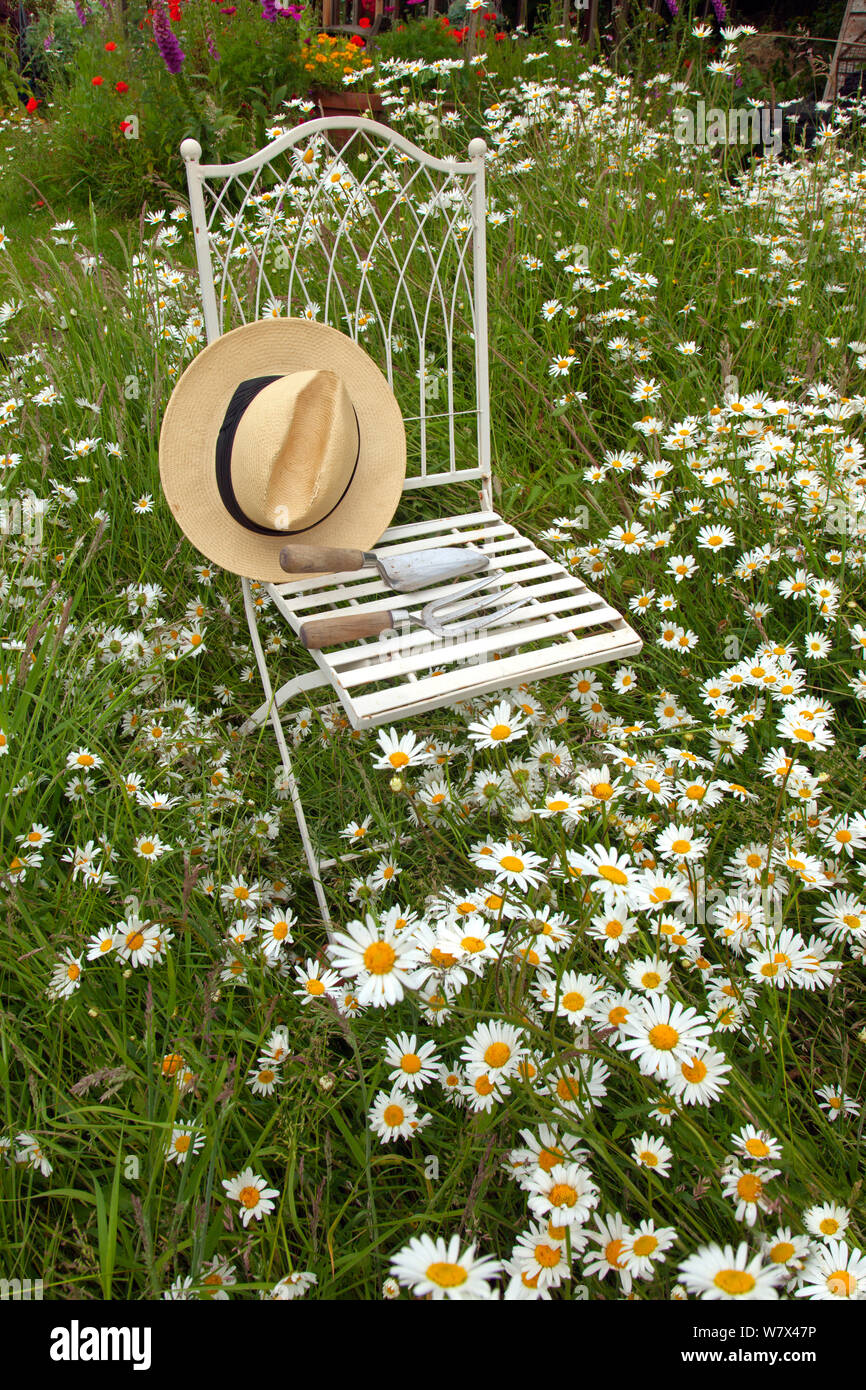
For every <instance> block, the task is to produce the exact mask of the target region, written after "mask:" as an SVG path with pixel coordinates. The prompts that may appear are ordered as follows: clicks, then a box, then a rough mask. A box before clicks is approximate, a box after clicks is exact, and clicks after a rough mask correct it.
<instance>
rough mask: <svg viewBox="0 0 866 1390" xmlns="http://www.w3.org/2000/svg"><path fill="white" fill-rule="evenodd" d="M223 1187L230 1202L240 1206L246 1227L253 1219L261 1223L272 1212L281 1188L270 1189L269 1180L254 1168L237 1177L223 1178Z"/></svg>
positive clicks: (245, 1169)
mask: <svg viewBox="0 0 866 1390" xmlns="http://www.w3.org/2000/svg"><path fill="white" fill-rule="evenodd" d="M222 1185H223V1187H224V1188H225V1193H226V1197H227V1198H228V1199H229V1201H231V1202H238V1203H239V1204H240V1208H241V1219H242V1221H243V1223H244V1225H245V1226H248V1225H249V1224H250V1222H251V1221H252V1220H253V1219H255V1220H256V1221H261V1219H262V1217H263V1216H267V1215H268V1213H269V1212H272V1211H273V1209H274V1200H273V1199H274V1197H279V1195H280V1192H279V1188H276V1187H268V1180H267V1178H263V1177H261V1176H260V1175H259V1174H258V1173H254V1172H253V1170H252V1168H244V1170H243V1172H241V1173H238V1175H237V1177H234V1178H223V1180H222Z"/></svg>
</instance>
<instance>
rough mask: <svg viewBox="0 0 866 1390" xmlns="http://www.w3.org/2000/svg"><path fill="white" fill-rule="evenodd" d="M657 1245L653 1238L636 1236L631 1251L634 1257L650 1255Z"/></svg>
mask: <svg viewBox="0 0 866 1390" xmlns="http://www.w3.org/2000/svg"><path fill="white" fill-rule="evenodd" d="M657 1245H658V1241H657V1240H656V1238H655V1236H638V1238H637V1240H636V1241H635V1243H634V1245H633V1246H632V1250H633V1251H634V1253H635V1254H636V1255H651V1254H652V1252H653V1251H654V1250H655V1248H656V1246H657Z"/></svg>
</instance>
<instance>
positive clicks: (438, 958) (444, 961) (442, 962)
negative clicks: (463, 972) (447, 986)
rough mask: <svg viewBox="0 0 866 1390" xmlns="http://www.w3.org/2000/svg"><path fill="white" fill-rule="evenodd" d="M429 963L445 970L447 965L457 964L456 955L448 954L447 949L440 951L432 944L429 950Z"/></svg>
mask: <svg viewBox="0 0 866 1390" xmlns="http://www.w3.org/2000/svg"><path fill="white" fill-rule="evenodd" d="M430 964H431V965H436V966H438V967H439V969H440V970H446V969H447V968H448V967H449V966H451V965H456V964H457V957H456V956H452V955H449V954H448V952H447V951H440V950H439V947H438V946H434V947H433V949H432V951H431V952H430Z"/></svg>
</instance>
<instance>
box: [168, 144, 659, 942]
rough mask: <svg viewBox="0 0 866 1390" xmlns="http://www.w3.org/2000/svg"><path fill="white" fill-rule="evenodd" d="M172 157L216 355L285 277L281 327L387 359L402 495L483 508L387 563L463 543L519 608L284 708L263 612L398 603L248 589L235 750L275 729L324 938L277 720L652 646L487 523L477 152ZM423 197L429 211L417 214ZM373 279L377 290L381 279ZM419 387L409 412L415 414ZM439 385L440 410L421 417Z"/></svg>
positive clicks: (418, 537)
mask: <svg viewBox="0 0 866 1390" xmlns="http://www.w3.org/2000/svg"><path fill="white" fill-rule="evenodd" d="M347 126H348V127H350V128H351V135H350V136H349V139H348V141H347V142H346V143H345V144H344V145H342V146H337V145H335V144H334V143H333V141H332V138H331V132H333V131H336V130H340V131H342V132H345V130H346V128H347ZM181 153H182V156H183V158H184V161H185V163H186V169H187V181H188V185H189V195H190V208H191V213H192V219H193V232H194V237H195V248H196V257H197V263H198V272H199V281H200V285H201V293H202V300H203V307H204V320H205V329H206V334H207V339H208V342H212V341H213V340H214V339H215V338H217V337H219V336H220V334H222V333H224V332H227V331H228V329H229V328H230V327H234V326H236V323H237V322H247V321H249V319H251V318H253V319H255V318H260V317H263V316H266V315H268V314H270V313H273V312H276V306H275V302H274V301H275V300H276V299H277V297H278V296H277V293H276V289H277V277H276V271H277V270H278V269H279V270H282V271H285V272H286V273H287V281H286V283H285V284H284V285H282V286H281V292H280V295H279V298H280V301H281V303H284V304H285V309H286V312H287V313H301V314H303V313H304V312H305V311H307V310H308V309H309V306H310V304H311V303H315V304H316V305H318V307H319V312H320V313H321V316H322V318H323V319H324V321H326V322H332V323H334V324H335V326H337V327H343V331H348V332H349V333H350V335H351V336H352V337H355V338H357V339H358V340H359V341H360V342H361V343H362V345H363V346H364V347H365V348H367V350H368V351H370V352H371V355H373V356H376V357H377V359H378V360H379V365H380V366H381V368H382V370H383V371H384V373H385V375H386V376H387V378H388V381H389V383H390V384H391V386H392V388H393V389H394V390H395V392H397V394H398V400H400V403H401V409H403V418H404V421H405V423H406V425H407V433H408V435H409V448H410V457H409V463H408V467H407V477H406V482H405V489H404V490H405V492H406V493H408V494H410V495H411V494H417V492H418V490H423V491H426V492H428V493H429V494H430V496H431V497H434V496H437V495H439V496H441V495H442V494H437V493H436V492H434V489H439V488H441V487H442V486H444V485H449V486H451V488H452V496H453V489H454V486H455V485H459V486H462V487H463V489H464V493H465V485H466V484H474V485H475V486H477V488H478V492H477V494H476V495H477V497H478V504H477V506H476V509H475V510H472V511H464V512H458V513H457V514H456V515H454V514H450V513H448V512H446V514H444V515H440V516H439V517H438V518H435V519H432V520H421V521H414V522H411V521H410V522H406V521H404V522H403V523H402V524H397V525H394V526H392V527H390V528H389V529H388V530H387V531H386V532H385V534H384V536H383V537H382V538H381V540H380V542H379V544H378V546H377V550H379V551H380V552H381V551H393V553H399V552H400V551H407V550H416V549H419V548H422V547H431V546H435V545H443V544H449V545H450V544H463V543H471V544H472V545H475V546H478V547H479V548H480V549H482V550H484V551H485V553H486V554H488V555H489V556H490V558H491V567H492V568H494V569H495V570H497V571H499V572H501V573H502V575H503V583H505V582H506V581H507V583H508V584H509V585H511V584H514V583H518V584H519V585H520V587H521V590H522V591H523V594H524V595H525V605H524V606H523V607H521V609H520V610H519V611H517V612H516V613H513V614H511V615H510V616H509V617H508V618H507V619H506V620H505V622H503V623H502V624H500V625H494V626H493V627H492V628H489V629H486V630H479V631H478V632H475V633H469V634H466V635H464V636H462V637H461V638H460V639H459V640H453V639H452V640H443V639H434V638H432V637H431V636H430V635H429V634H428V633H426V632H423V631H422V632H419V631H417V630H409V629H408V628H407V629H406V630H404V631H402V632H399V633H394V634H392V635H390V636H382V637H380V638H378V639H371V640H369V641H366V642H360V643H355V644H353V645H352V646H342V647H337V648H335V649H332V650H330V651H317V652H311V653H310V656H311V658H312V659H313V661H314V663H315V669H314V670H313V671H311V672H308V673H306V674H303V675H299V676H295V677H294V678H293V679H292V680H290V681H287V682H286V683H284V684H283V685H281V686H280V687H279V688H278V689H277V690H276V691H275V690H274V688H273V684H272V681H271V677H270V674H269V670H268V664H267V660H266V656H265V645H266V643H263V641H262V635H261V632H260V629H259V622H258V617H259V613H258V608H259V605H260V604H265V605H266V606H267V607H269V608H270V607H273V609H274V610H275V611H276V612H277V613H278V614H279V616H280V618H281V619H283V620H284V621H285V622H286V623H287V624H288V626H289V627H290V629H291V630H292V631H293V632H294V633H295V634H296V635H297V634H298V633H299V631H300V628H301V626H302V624H303V622H304V621H305V620H306V619H308V618H310V617H311V616H318V617H322V616H327V615H330V614H332V613H334V612H339V611H343V612H345V611H346V609H347V608H351V609H352V610H353V611H354V610H355V609H358V610H359V611H363V610H364V609H368V610H371V611H372V610H375V609H380V608H382V607H385V606H388V607H391V606H395V605H394V595H393V594H392V593H391V592H390V591H389V590H388V588H387V586H386V585H385V584H384V583H383V582H382V581H381V580H380V579H379V578H378V576H376V575H371V573H370V571H362V572H357V573H353V574H348V573H346V574H338V575H328V576H323V577H319V578H312V579H310V578H307V579H301V580H292V581H290V582H288V583H286V584H279V583H277V584H271V583H256V582H253V581H250V580H247V579H245V580H243V581H242V583H243V592H244V604H245V608H246V614H247V620H248V623H249V628H250V634H251V637H252V642H253V649H254V651H255V656H256V662H257V664H258V668H259V673H260V676H261V680H262V687H263V693H264V697H265V698H264V703H263V704H262V705H261V706H260V708H259V709H258V710H256V712H255V714H253V715H252V716H251V718H250V719H248V720H247V722H246V724H245V725H244V726H243V729H242V732H246V733H249V732H251V731H252V730H254V729H255V728H257V727H260V726H261V725H262V724H264V722H265V721H266V720H267V719H268V718H270V720H271V723H272V724H273V727H274V731H275V733H276V737H277V745H278V748H279V751H280V757H281V759H282V763H283V766H284V768H285V772H286V778H287V782H288V786H289V791H290V794H291V797H292V803H293V806H294V810H295V814H296V816H297V820H298V826H299V829H300V833H301V839H302V842H303V846H304V852H305V854H306V857H307V862H308V864H309V866H310V872H311V875H312V879H313V884H314V888H315V891H316V896H317V899H318V902H319V906H320V908H321V911H322V915H323V918H324V920H325V922H326V923H327V924H328V925H330V914H329V911H328V905H327V901H326V898H325V894H324V889H323V885H322V879H321V874H322V870H323V869H325V868H328V867H330V866H331V865H332V864H333V863H334V862H335V861H334V860H328V861H322V860H320V859H319V857H318V853H317V850H316V848H315V847H314V845H313V842H312V836H311V835H310V831H309V827H308V825H307V822H306V818H305V815H304V809H303V806H302V803H301V798H300V793H299V791H298V787H297V783H296V781H295V777H294V772H293V769H292V761H291V755H290V753H289V748H288V744H287V741H286V736H285V731H284V729H283V727H282V723H281V719H280V714H279V711H280V709H281V708H282V706H283V705H284V704H286V702H287V701H289V700H291V699H293V698H294V697H295V696H297V695H300V694H306V692H307V691H310V690H313V689H316V688H317V687H320V686H325V685H329V686H331V688H332V689H333V690H334V692H335V693H336V695H337V698H338V699H339V701H340V703H341V704H342V706H343V709H344V710H345V712H346V715H347V717H348V719H349V721H350V723H351V725H352V727H353V728H355V729H363V728H368V727H371V726H375V725H379V724H384V723H396V722H398V721H401V720H405V719H407V718H409V717H410V716H412V715H415V714H419V713H422V712H424V711H428V710H432V709H437V708H440V707H441V706H443V705H450V704H453V703H456V702H458V701H460V700H465V699H468V698H470V697H472V696H474V695H477V694H481V693H484V692H487V691H492V690H498V689H502V688H503V687H511V686H517V685H519V684H521V683H522V682H524V681H537V680H540V679H542V678H543V677H545V676H550V675H554V674H557V673H559V672H564V671H570V670H574V669H576V668H577V667H583V666H592V665H596V664H599V663H601V662H605V661H610V660H614V659H616V658H621V657H627V656H634V655H635V654H636V653H637V652H639V651H640V648H641V641H640V638H639V637H638V636H637V634H636V633H635V632H634V631H633V630H632V629H631V627H630V626H629V625H628V624H627V623H626V622H625V621H624V620H623V618H622V617H621V616H620V614H619V613H617V612H616V611H615V610H614V609H613V608H611V607H609V605H608V604H606V603H605V602H604V600H603V599H601V598H600V597H599V596H598V595H596V594H594V593H592V592H591V591H590V590H589V589H587V588H586V586H585V585H584V584H583V583H582V581H581V580H580V579H579V578H577V576H576V575H574V574H572V573H571V572H570V571H569V570H568V569H566V568H565V567H564V566H563V565H561V564H559V563H558V562H557V561H554V560H552V559H551V558H550V557H549V556H548V555H546V554H545V553H544V552H543V551H541V550H539V549H538V547H537V546H535V545H534V544H533V542H532V541H530V540H528V539H527V538H526V537H524V536H522V535H521V534H520V533H519V532H518V531H517V530H515V528H514V527H513V526H510V525H509V524H508V523H507V522H506V521H504V520H503V519H502V517H500V516H499V515H498V513H497V512H496V511H495V510H494V507H493V497H492V475H491V461H490V395H489V380H488V351H487V252H486V194H485V177H484V164H485V153H486V145H485V143H484V141H483V140H473V141H472V142H471V144H470V146H469V160H468V161H467V162H460V161H457V160H441V159H437V158H435V157H433V156H431V155H429V154H426V153H425V152H424V151H423V150H422V149H420V148H419V147H418V146H416V145H414V144H412V143H411V142H410V141H408V140H406V139H405V138H404V137H403V136H401V135H399V134H397V133H396V132H395V131H392V130H390V129H389V128H388V127H387V126H384V125H382V124H381V123H379V122H376V121H372V120H368V119H366V118H363V117H361V118H342V117H329V118H326V119H322V120H315V121H308V122H305V123H304V124H303V125H301V126H298V127H296V129H295V130H292V131H290V132H288V133H286V134H285V135H282V136H280V137H279V138H278V139H276V140H274V141H273V142H272V143H271V144H270V145H268V146H267V147H266V148H265V149H264V150H260V151H259V152H258V153H257V154H255V155H252V156H251V157H250V158H249V159H245V160H242V161H239V162H238V163H235V164H226V165H217V164H201V163H200V159H201V147H200V146H199V144H198V143H197V142H196V141H194V140H186V141H184V143H183V145H182V146H181ZM286 154H289V155H290V157H292V169H291V172H290V175H289V177H288V178H286V179H280V178H279V177H278V176H277V175H276V173H275V166H276V164H277V161H278V160H279V159H280V157H281V156H283V155H286ZM358 156H360V158H358ZM265 174H268V175H269V180H265V177H264V176H265ZM422 176H423V177H422ZM424 179H426V184H425V182H424V181H423V180H424ZM428 189H429V196H427V190H428ZM419 191H423V192H424V194H425V198H422V200H421V201H420V202H418V200H417V194H418V192H419ZM425 199H426V201H425ZM249 218H252V219H253V221H254V222H256V223H257V225H256V226H255V237H254V238H253V239H250V240H246V241H245V240H243V236H242V233H247V232H248V228H247V220H248V219H249ZM403 252H405V255H404V256H403V259H402V260H401V259H400V253H403ZM308 259H309V260H313V261H316V260H318V278H316V277H315V271H306V270H305V264H306V261H307V260H308ZM233 262H237V265H238V269H237V270H234V268H233V264H232V263H233ZM419 266H420V267H421V272H423V273H420V272H419V269H418V267H419ZM374 267H375V268H377V269H378V271H379V276H378V277H373V279H371V278H370V271H371V270H372V269H374ZM353 278H354V279H355V280H356V282H357V283H355V284H354V285H353V284H352V280H353ZM379 278H381V279H382V280H383V282H384V286H385V289H386V290H387V291H388V294H389V300H388V302H387V303H385V304H382V303H380V302H379V298H378V294H379V293H381V292H382V291H381V290H379V291H377V289H376V285H375V284H374V281H375V280H377V279H379ZM389 280H390V283H389ZM413 292H414V293H413ZM265 295H267V296H268V299H267V300H265ZM299 301H300V303H299ZM320 301H321V302H320ZM248 310H249V312H248ZM317 316H318V314H317ZM339 320H342V322H340V321H339ZM368 321H369V323H370V324H371V325H372V326H373V329H374V330H375V331H377V334H378V341H377V343H374V342H372V341H371V338H373V337H374V336H376V333H375V332H374V333H371V332H370V331H369V329H367V328H365V323H367V322H368ZM409 330H411V332H410V331H409ZM412 332H414V335H415V336H414V340H413V339H412ZM401 339H402V346H401ZM376 345H378V347H379V352H378V354H377V353H376V351H375V350H374V348H375V346H376ZM431 345H433V346H434V348H435V350H436V351H437V352H438V353H439V354H440V356H442V357H443V358H444V366H441V367H439V368H438V371H437V375H436V377H435V385H436V391H435V392H434V391H432V389H431V387H432V385H433V384H434V383H433V382H432V381H431V380H430V379H428V372H429V367H428V352H429V350H430V348H431ZM404 353H407V354H408V358H407V360H408V362H409V364H410V365H411V363H412V362H417V369H416V371H415V372H414V374H413V373H410V371H409V370H408V369H407V368H406V366H405V365H404V364H403V361H402V358H403V354H404ZM413 375H414V377H416V378H417V383H418V385H417V400H418V410H417V414H413V413H412V409H411V401H410V399H409V397H407V381H411V380H412V377H413ZM443 387H444V394H445V400H444V409H430V408H429V407H430V405H431V404H434V405H435V403H436V400H437V399H438V393H439V391H440V390H441V389H442V388H443ZM413 389H414V388H413ZM401 396H402V399H401ZM428 397H429V398H430V399H428ZM473 421H474V429H471V424H472V422H473ZM467 426H468V427H470V428H469V429H467ZM442 455H444V456H445V463H444V466H443V465H442V463H441V456H442ZM398 522H399V516H398ZM445 592H446V589H445V588H443V587H442V586H440V587H434V588H430V589H426V590H424V591H423V592H421V593H416V594H413V595H411V597H407V596H401V597H400V599H399V601H398V602H399V606H400V607H401V608H409V609H410V611H417V610H420V608H421V607H423V605H424V604H425V603H428V602H429V601H430V600H431V599H433V598H436V597H438V596H441V595H443V594H444V593H445ZM299 649H300V647H299ZM346 857H347V858H348V857H354V856H346Z"/></svg>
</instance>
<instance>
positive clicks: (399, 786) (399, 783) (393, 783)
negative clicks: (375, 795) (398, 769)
mask: <svg viewBox="0 0 866 1390" xmlns="http://www.w3.org/2000/svg"><path fill="white" fill-rule="evenodd" d="M388 786H389V787H390V788H391V790H392V792H401V791H402V790H403V778H402V777H392V778H391V780H390V782H389V783H388Z"/></svg>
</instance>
